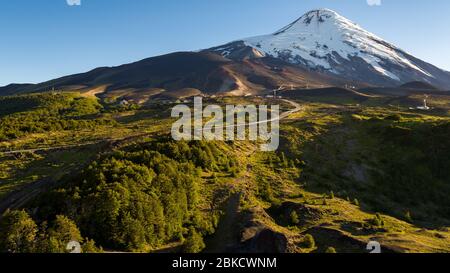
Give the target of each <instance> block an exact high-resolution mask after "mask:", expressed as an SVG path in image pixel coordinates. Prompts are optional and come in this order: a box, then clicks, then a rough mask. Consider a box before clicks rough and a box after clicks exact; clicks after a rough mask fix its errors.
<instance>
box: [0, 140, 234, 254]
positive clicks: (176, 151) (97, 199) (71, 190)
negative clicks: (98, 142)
mask: <svg viewBox="0 0 450 273" xmlns="http://www.w3.org/2000/svg"><path fill="white" fill-rule="evenodd" d="M236 165H237V164H236V160H235V159H234V158H233V157H231V156H230V155H229V154H227V153H225V152H224V151H222V150H221V149H219V148H218V146H217V145H216V144H214V143H206V142H191V143H187V142H175V141H172V140H170V139H168V138H167V139H166V138H164V139H160V140H157V141H151V142H147V143H144V144H133V145H130V146H127V147H125V148H123V149H119V150H117V151H114V152H112V153H111V154H109V155H105V156H102V157H101V158H99V159H98V160H97V161H95V162H93V163H92V164H91V165H90V166H89V167H88V168H86V169H85V170H84V171H83V172H82V174H81V175H80V176H79V177H78V178H77V179H76V180H75V181H69V182H68V184H67V185H65V186H64V187H61V188H59V189H55V190H53V191H51V192H49V193H46V194H45V195H44V196H42V197H41V198H39V199H38V200H36V201H35V203H34V204H32V205H31V206H30V208H39V209H38V210H37V211H36V212H35V213H34V214H33V217H34V219H35V220H32V219H31V218H30V217H29V216H28V214H26V212H17V211H15V212H9V214H11V213H12V216H10V215H8V214H7V215H5V219H6V220H2V227H1V228H0V232H2V233H3V234H6V235H5V238H12V239H11V242H9V241H8V242H3V243H2V244H1V245H0V247H1V250H2V251H10V250H11V249H13V250H14V251H21V252H24V251H25V252H26V251H28V250H34V251H40V250H42V249H45V247H48V246H47V245H48V244H50V245H51V246H49V248H50V249H52V248H53V247H55V248H56V249H61V248H60V247H61V243H60V242H61V241H64V240H62V239H63V238H67V239H68V238H69V237H70V236H66V237H64V236H65V235H64V234H59V232H54V226H55V225H56V226H58V222H63V224H64V225H59V226H64V228H60V229H64V230H65V231H64V232H66V233H70V234H71V235H72V237H73V238H75V239H77V240H81V239H83V238H85V237H88V238H92V239H93V240H94V241H95V242H96V244H97V245H99V246H102V247H103V248H105V249H114V250H121V251H147V250H151V249H155V248H157V247H160V246H163V245H165V244H168V243H171V242H184V247H183V250H184V251H186V252H199V251H201V250H202V249H203V248H204V243H203V236H205V235H208V234H211V233H213V232H214V230H215V227H216V224H217V217H218V215H217V213H215V212H213V211H211V212H204V211H200V210H199V209H198V207H199V206H198V203H199V202H202V199H201V198H200V197H199V194H198V193H199V187H200V186H201V184H202V177H201V174H202V172H204V171H208V172H214V171H230V172H231V171H232V168H233V167H232V166H236ZM35 221H36V222H35ZM55 221H56V223H55ZM36 223H39V225H41V226H42V225H44V226H46V225H47V223H51V225H50V226H49V227H48V228H47V227H45V228H38V225H37V224H36ZM60 229H57V231H58V230H60ZM78 229H79V231H78ZM17 230H25V232H22V233H23V234H27V236H28V237H26V238H25V239H24V240H19V241H21V242H23V243H20V246H14V245H17V244H16V243H14V241H17V240H16V239H14V238H13V237H14V236H15V235H14V234H15V233H17V232H18V231H17ZM40 230H42V231H40ZM68 230H71V231H72V232H68ZM42 232H43V235H40V234H41V233H42ZM64 232H63V233H64ZM81 235H82V236H81ZM40 238H45V239H43V240H41V239H40ZM55 238H56V239H55ZM59 238H61V239H59ZM73 238H72V239H73ZM66 241H67V240H66ZM41 242H45V243H44V245H46V246H44V247H42V246H40V245H41ZM85 242H87V246H86V248H88V249H90V250H91V251H92V249H94V250H95V249H96V248H95V247H94V243H93V241H91V240H87V239H86V240H85ZM85 244H86V243H85ZM11 245H13V247H11Z"/></svg>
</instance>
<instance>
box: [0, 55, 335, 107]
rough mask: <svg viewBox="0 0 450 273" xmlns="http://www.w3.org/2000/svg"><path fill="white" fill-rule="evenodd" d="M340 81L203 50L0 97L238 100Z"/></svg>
mask: <svg viewBox="0 0 450 273" xmlns="http://www.w3.org/2000/svg"><path fill="white" fill-rule="evenodd" d="M342 83H343V82H342V81H341V80H340V79H338V78H335V77H331V76H328V75H322V74H320V73H317V72H312V71H308V70H306V69H303V68H300V67H297V66H294V65H291V64H289V63H286V62H284V61H282V60H279V59H274V58H260V59H251V60H249V59H245V60H244V59H242V60H230V59H227V58H224V57H222V56H220V55H217V54H212V53H208V52H200V53H197V52H177V53H172V54H168V55H163V56H158V57H153V58H148V59H144V60H142V61H139V62H135V63H131V64H125V65H121V66H117V67H102V68H97V69H94V70H92V71H89V72H87V73H82V74H75V75H70V76H66V77H62V78H59V79H55V80H51V81H48V82H44V83H40V84H29V85H9V86H6V87H1V88H0V95H12V94H17V93H29V92H45V91H51V90H65V91H79V92H82V93H87V94H93V95H99V96H103V97H114V98H121V97H124V98H133V99H134V100H137V101H142V100H144V99H148V98H149V97H154V96H160V95H161V94H162V93H166V92H168V93H170V94H167V95H169V97H173V95H174V94H178V93H183V92H180V90H181V91H183V89H186V88H193V89H198V90H200V91H202V92H203V93H206V94H227V95H238V96H242V95H247V94H259V93H261V92H264V91H267V90H272V89H273V88H278V87H279V86H281V85H284V86H289V85H292V86H295V87H301V86H306V85H308V86H324V85H325V86H330V85H335V84H342Z"/></svg>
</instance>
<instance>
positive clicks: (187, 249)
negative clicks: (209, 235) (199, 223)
mask: <svg viewBox="0 0 450 273" xmlns="http://www.w3.org/2000/svg"><path fill="white" fill-rule="evenodd" d="M205 247H206V245H205V243H204V242H203V237H202V236H201V235H200V234H199V233H198V232H197V231H196V230H195V228H193V227H190V229H189V234H188V236H187V238H186V241H185V243H184V246H183V252H184V253H199V252H201V251H202V250H203V249H204V248H205Z"/></svg>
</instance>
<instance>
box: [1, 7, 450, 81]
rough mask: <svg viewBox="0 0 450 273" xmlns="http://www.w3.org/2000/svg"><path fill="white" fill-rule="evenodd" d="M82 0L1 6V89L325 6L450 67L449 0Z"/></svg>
mask: <svg viewBox="0 0 450 273" xmlns="http://www.w3.org/2000/svg"><path fill="white" fill-rule="evenodd" d="M81 1H82V5H81V6H69V5H67V3H66V0H3V1H1V3H0V86H2V85H6V84H8V83H12V82H19V83H23V82H41V81H45V80H49V79H52V78H55V77H59V76H63V75H68V74H73V73H78V72H84V71H87V70H90V69H92V68H95V67H98V66H113V65H119V64H123V63H127V62H133V61H137V60H140V59H143V58H147V57H151V56H155V55H160V54H164V53H169V52H173V51H183V50H197V49H201V48H208V47H211V46H216V45H220V44H223V43H225V42H229V41H232V40H236V39H239V38H245V37H250V36H255V35H260V34H268V33H271V32H273V31H275V30H277V29H279V28H281V27H283V26H285V25H287V24H288V23H290V22H292V21H293V20H295V19H297V18H298V17H300V16H301V15H302V14H304V13H305V12H307V11H309V10H311V9H314V8H321V7H324V8H325V7H326V8H331V9H334V10H336V11H337V12H339V13H340V14H342V15H344V16H346V17H347V18H349V19H351V20H353V21H355V22H357V23H358V24H360V25H361V26H362V27H364V28H366V29H368V30H369V31H371V32H374V33H375V34H377V35H379V36H381V37H383V38H385V39H386V40H388V41H390V42H393V43H394V44H396V45H398V46H400V47H401V48H403V49H405V50H407V51H408V52H410V53H412V54H413V55H415V56H417V57H419V58H422V59H424V60H425V61H428V62H431V63H433V64H435V65H437V66H439V67H441V68H444V69H446V70H450V53H449V52H448V51H449V48H450V28H449V27H450V1H448V0H433V1H428V0H381V1H382V5H381V6H369V5H368V4H367V2H366V1H367V0H81Z"/></svg>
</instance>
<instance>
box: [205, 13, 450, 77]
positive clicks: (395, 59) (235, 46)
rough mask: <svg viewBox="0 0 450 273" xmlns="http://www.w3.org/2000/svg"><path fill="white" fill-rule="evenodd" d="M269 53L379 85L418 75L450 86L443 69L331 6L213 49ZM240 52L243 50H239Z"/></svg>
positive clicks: (230, 53)
mask: <svg viewBox="0 0 450 273" xmlns="http://www.w3.org/2000/svg"><path fill="white" fill-rule="evenodd" d="M248 48H252V51H251V53H252V54H250V55H248V54H246V55H244V57H248V58H255V57H261V56H270V57H275V58H279V59H282V60H284V61H287V62H289V63H292V64H298V65H302V66H306V67H308V68H309V69H312V70H318V71H323V72H326V73H331V74H335V75H338V76H341V77H343V78H347V79H349V80H356V81H365V82H368V83H372V84H377V85H390V84H398V83H399V82H409V81H413V80H420V81H425V82H428V83H433V84H436V85H438V86H450V77H448V73H445V72H444V71H443V70H441V69H439V68H437V67H434V66H432V65H430V64H427V63H425V62H423V61H421V60H419V59H417V58H414V57H412V56H411V55H410V54H408V53H406V52H404V51H403V50H401V49H399V48H397V47H396V46H394V45H392V44H390V43H388V42H386V41H384V40H383V39H382V38H380V37H378V36H376V35H375V34H373V33H370V32H368V31H366V30H364V29H363V28H361V27H360V26H358V25H357V24H355V23H354V22H352V21H350V20H348V19H347V18H345V17H343V16H341V15H339V14H338V13H336V12H334V11H332V10H329V9H318V10H313V11H310V12H308V13H306V14H305V15H303V16H302V17H300V18H299V19H298V20H296V21H295V22H293V23H292V24H290V25H288V26H286V27H284V28H282V29H280V30H279V31H277V32H275V33H273V34H270V35H263V36H257V37H252V38H247V39H243V40H240V41H236V42H233V43H230V44H227V45H224V46H221V47H217V48H212V49H210V50H209V51H213V52H216V53H220V54H222V55H223V56H225V57H227V58H231V59H233V58H236V56H238V57H239V58H242V57H243V56H242V53H243V52H246V53H249V52H250V51H249V50H248ZM237 52H238V53H239V54H237Z"/></svg>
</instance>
